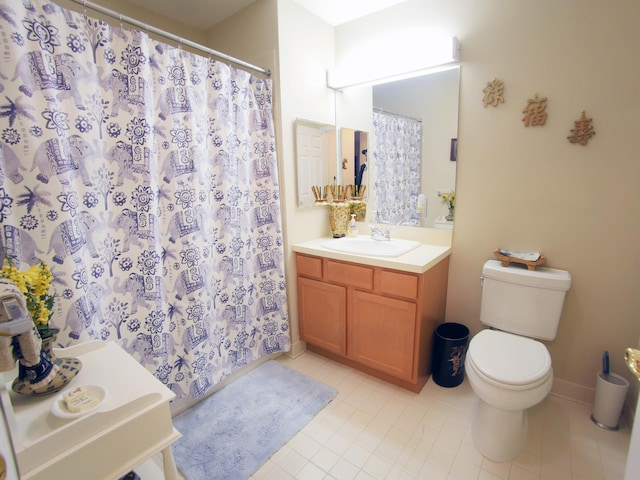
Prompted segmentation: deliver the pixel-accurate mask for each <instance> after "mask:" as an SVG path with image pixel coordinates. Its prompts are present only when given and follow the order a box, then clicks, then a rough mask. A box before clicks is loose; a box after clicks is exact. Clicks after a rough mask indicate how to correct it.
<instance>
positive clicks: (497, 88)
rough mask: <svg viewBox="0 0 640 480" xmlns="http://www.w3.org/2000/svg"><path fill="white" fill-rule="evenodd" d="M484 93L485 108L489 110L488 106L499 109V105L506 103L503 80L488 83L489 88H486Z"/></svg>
mask: <svg viewBox="0 0 640 480" xmlns="http://www.w3.org/2000/svg"><path fill="white" fill-rule="evenodd" d="M482 92H483V93H484V97H482V102H483V103H484V108H487V105H493V106H494V107H497V106H498V104H499V103H504V96H503V94H504V84H503V83H502V80H498V79H496V78H494V79H493V80H491V81H490V82H487V86H486V87H484V89H483V90H482Z"/></svg>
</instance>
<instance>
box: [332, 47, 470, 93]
mask: <svg viewBox="0 0 640 480" xmlns="http://www.w3.org/2000/svg"><path fill="white" fill-rule="evenodd" d="M426 43H427V45H428V46H429V48H428V49H426V50H425V51H424V52H423V54H422V55H418V56H416V55H412V56H411V57H409V58H408V59H407V60H406V61H405V62H404V64H403V65H402V66H400V65H397V66H395V67H393V66H392V67H390V68H387V69H386V70H376V71H372V69H373V68H374V67H370V66H372V65H373V66H378V67H382V68H385V67H386V65H385V63H384V62H380V60H379V59H378V60H377V61H375V60H374V59H371V61H370V62H368V63H367V64H366V65H367V67H369V68H367V67H363V66H362V65H347V66H346V67H342V68H336V69H333V70H328V71H327V86H328V87H329V88H332V89H334V90H342V89H345V88H349V87H356V86H357V87H363V86H373V85H379V84H382V83H388V82H393V81H396V80H404V79H407V78H413V77H417V76H421V75H427V74H431V73H437V72H442V71H445V70H451V69H453V68H456V67H458V65H459V61H460V50H461V48H460V41H459V40H458V39H457V38H456V37H440V38H437V39H431V40H429V41H428V42H426ZM403 48H404V49H405V50H406V47H403ZM373 50H375V49H373ZM411 53H413V52H411ZM376 54H377V53H376Z"/></svg>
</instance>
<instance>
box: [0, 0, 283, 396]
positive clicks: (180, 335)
mask: <svg viewBox="0 0 640 480" xmlns="http://www.w3.org/2000/svg"><path fill="white" fill-rule="evenodd" d="M0 38H1V40H2V42H1V44H0V146H1V148H0V219H1V222H2V224H1V235H0V240H1V244H0V247H1V249H2V254H3V256H5V255H8V256H10V257H13V258H14V259H15V261H16V262H17V263H18V265H19V267H20V268H24V269H26V268H28V266H29V264H33V263H35V262H37V261H38V260H43V261H45V262H46V263H47V264H48V265H49V266H50V267H51V269H52V272H53V274H54V276H55V282H54V287H55V292H56V295H57V299H56V303H55V313H54V317H53V320H52V324H53V326H54V327H57V328H59V329H60V333H59V334H58V336H57V343H58V345H60V346H68V345H70V344H73V343H77V342H80V341H85V340H89V339H101V340H106V341H108V340H114V341H116V342H118V343H119V344H120V345H121V346H122V347H123V348H125V350H127V351H128V352H129V353H131V354H132V355H133V356H134V357H135V358H136V359H138V360H139V361H140V362H141V363H142V364H143V365H144V366H145V367H146V368H147V369H148V370H149V371H151V372H152V373H153V374H154V375H155V376H156V377H157V378H158V379H160V380H161V381H162V382H164V383H165V384H166V385H167V386H169V387H170V388H171V389H172V390H173V391H174V392H175V393H176V395H177V397H178V398H180V397H184V396H190V397H199V396H202V395H203V394H204V393H205V391H206V390H207V389H208V388H209V387H210V386H212V385H213V384H215V383H217V382H219V381H220V380H222V379H223V378H225V377H226V376H228V375H229V374H230V373H231V372H233V371H234V370H236V369H238V368H240V367H242V366H244V365H246V364H248V363H250V362H252V361H254V360H256V359H257V358H259V357H260V356H263V355H265V354H270V353H274V352H281V351H286V350H288V349H289V344H290V338H289V330H288V318H287V310H286V301H285V275H284V255H283V245H282V231H281V217H280V207H279V189H278V175H277V164H276V151H275V137H274V130H273V115H272V110H271V82H270V80H268V79H262V78H257V77H255V76H253V75H251V74H250V73H247V72H245V71H241V70H237V69H234V68H232V67H230V66H228V65H226V64H224V63H220V62H216V61H213V60H211V59H208V58H205V57H202V56H199V55H195V54H192V53H189V52H186V51H183V50H182V49H180V48H174V47H172V46H169V45H167V44H164V43H161V42H158V41H155V40H152V39H150V38H149V36H148V35H147V34H146V33H144V32H138V31H130V30H126V29H122V28H114V27H111V26H109V25H107V24H106V23H104V22H102V21H99V20H95V19H92V18H89V17H86V16H85V15H82V14H78V13H74V12H71V11H69V10H65V9H62V8H60V7H58V6H56V5H55V4H53V3H47V2H46V1H36V0H33V1H32V0H21V1H14V0H11V1H9V0H2V1H1V2H0Z"/></svg>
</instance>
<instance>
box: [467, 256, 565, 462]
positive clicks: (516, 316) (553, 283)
mask: <svg viewBox="0 0 640 480" xmlns="http://www.w3.org/2000/svg"><path fill="white" fill-rule="evenodd" d="M570 286H571V275H570V274H569V272H567V271H564V270H557V269H553V268H543V267H537V268H536V270H527V269H526V268H522V267H520V266H507V267H504V266H502V264H501V262H500V261H498V260H489V261H487V262H486V263H485V264H484V267H483V269H482V304H481V309H480V322H482V323H483V324H484V325H486V326H488V327H489V328H488V329H485V330H481V331H480V332H479V333H477V334H476V335H475V336H474V337H473V338H472V339H471V342H470V343H469V348H468V349H467V354H466V358H465V373H466V376H467V379H468V381H469V383H470V385H471V388H472V389H473V391H474V393H475V394H476V395H477V396H478V403H477V404H476V408H475V411H474V413H473V418H472V420H471V433H472V438H473V442H474V444H475V446H476V448H477V449H478V451H479V452H480V453H481V454H482V455H483V456H484V457H486V458H488V459H490V460H493V461H495V462H506V461H509V460H511V459H513V458H515V457H516V456H517V455H518V454H519V453H520V452H521V451H522V449H523V448H524V445H525V443H526V440H527V428H528V427H527V425H528V424H527V409H528V408H531V407H533V406H534V405H536V404H538V403H540V402H541V401H542V400H543V399H544V398H545V397H546V396H547V394H548V393H549V392H550V391H551V385H552V384H553V370H552V368H551V356H550V355H549V351H548V350H547V347H546V346H545V345H544V344H543V343H541V342H540V341H538V340H553V339H555V337H556V333H557V331H558V324H559V322H560V314H561V313H562V305H563V304H564V298H565V295H566V292H567V290H569V287H570ZM536 339H538V340H536Z"/></svg>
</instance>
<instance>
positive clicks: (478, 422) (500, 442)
mask: <svg viewBox="0 0 640 480" xmlns="http://www.w3.org/2000/svg"><path fill="white" fill-rule="evenodd" d="M528 430H529V428H528V420H527V411H526V410H502V409H498V408H495V407H493V406H491V405H489V404H488V403H487V402H484V401H482V400H480V399H478V403H477V404H476V407H475V412H474V414H473V419H472V420H471V435H472V438H473V443H474V444H475V446H476V448H477V449H478V451H479V452H480V453H481V454H482V456H484V457H486V458H488V459H489V460H493V461H494V462H508V461H509V460H512V459H514V458H515V457H517V456H518V454H519V453H520V452H521V451H522V450H523V448H524V445H525V443H526V441H527V433H528Z"/></svg>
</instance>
